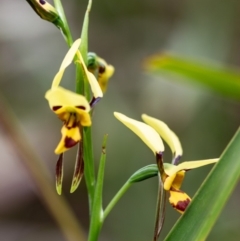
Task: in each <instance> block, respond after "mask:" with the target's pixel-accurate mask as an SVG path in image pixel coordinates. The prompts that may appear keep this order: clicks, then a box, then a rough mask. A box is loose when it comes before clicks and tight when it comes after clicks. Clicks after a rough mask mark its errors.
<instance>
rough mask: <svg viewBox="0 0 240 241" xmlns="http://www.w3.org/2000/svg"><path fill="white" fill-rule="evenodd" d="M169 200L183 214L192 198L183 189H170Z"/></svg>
mask: <svg viewBox="0 0 240 241" xmlns="http://www.w3.org/2000/svg"><path fill="white" fill-rule="evenodd" d="M169 193H170V197H169V202H170V204H171V205H172V207H173V208H174V209H176V210H177V211H178V212H179V213H181V214H183V212H184V211H185V210H186V208H187V206H188V204H189V203H190V202H191V198H190V197H189V196H188V195H187V194H186V193H185V192H182V191H181V190H170V191H169Z"/></svg>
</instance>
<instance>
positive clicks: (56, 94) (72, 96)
mask: <svg viewBox="0 0 240 241" xmlns="http://www.w3.org/2000/svg"><path fill="white" fill-rule="evenodd" d="M45 98H46V99H47V100H48V102H49V106H50V108H51V109H53V107H55V106H61V107H62V106H70V107H71V106H72V107H75V106H81V108H82V109H84V110H85V111H86V112H89V111H90V105H89V103H88V101H87V99H86V98H85V97H84V96H82V95H79V94H77V93H74V92H72V91H70V90H67V89H64V88H62V87H56V88H53V89H50V90H48V91H47V92H46V94H45Z"/></svg>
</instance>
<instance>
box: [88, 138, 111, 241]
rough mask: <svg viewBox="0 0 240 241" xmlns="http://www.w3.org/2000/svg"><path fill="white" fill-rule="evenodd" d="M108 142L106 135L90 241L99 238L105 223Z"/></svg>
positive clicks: (93, 209)
mask: <svg viewBox="0 0 240 241" xmlns="http://www.w3.org/2000/svg"><path fill="white" fill-rule="evenodd" d="M106 143H107V135H105V136H104V139H103V144H102V155H101V158H100V165H99V168H98V177H97V182H96V187H95V192H94V199H93V206H92V213H91V223H90V230H89V237H88V240H89V241H96V240H98V235H99V232H100V230H101V227H102V223H103V208H102V190H103V179H104V169H105V162H106Z"/></svg>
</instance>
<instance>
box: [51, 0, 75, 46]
mask: <svg viewBox="0 0 240 241" xmlns="http://www.w3.org/2000/svg"><path fill="white" fill-rule="evenodd" d="M53 1H54V5H55V8H56V10H57V12H58V14H59V16H60V19H61V25H59V28H60V29H61V30H62V34H63V37H64V39H65V41H66V42H67V44H68V46H69V47H70V46H71V45H72V43H73V40H72V35H71V31H70V29H69V26H68V22H67V18H66V16H65V13H64V9H63V6H62V2H61V0H53Z"/></svg>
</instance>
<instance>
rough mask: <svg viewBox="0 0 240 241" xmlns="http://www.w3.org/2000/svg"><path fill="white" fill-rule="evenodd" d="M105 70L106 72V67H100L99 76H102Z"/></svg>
mask: <svg viewBox="0 0 240 241" xmlns="http://www.w3.org/2000/svg"><path fill="white" fill-rule="evenodd" d="M105 70H106V67H105V65H100V66H99V68H98V73H99V74H102V73H104V72H105Z"/></svg>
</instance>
